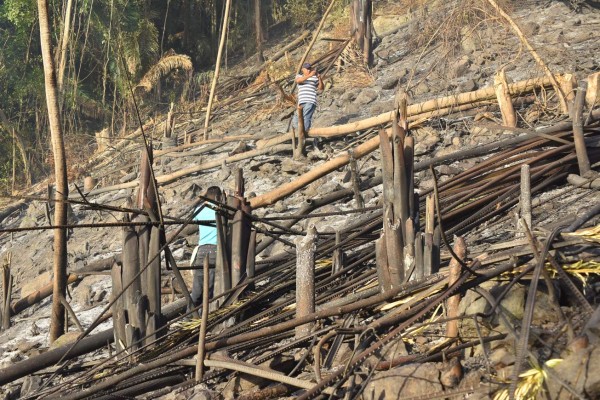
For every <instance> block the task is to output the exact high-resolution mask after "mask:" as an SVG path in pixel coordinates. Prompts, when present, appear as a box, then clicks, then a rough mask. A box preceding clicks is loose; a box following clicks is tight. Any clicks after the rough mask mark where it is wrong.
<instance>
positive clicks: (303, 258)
mask: <svg viewBox="0 0 600 400" xmlns="http://www.w3.org/2000/svg"><path fill="white" fill-rule="evenodd" d="M316 250H317V229H316V228H315V227H314V225H311V226H310V227H309V228H308V232H307V234H306V236H304V237H299V238H297V239H296V318H301V317H303V316H305V315H308V314H311V313H313V312H315V252H316ZM312 326H313V324H312V323H308V324H304V325H301V326H298V327H296V338H301V337H303V336H306V335H308V334H309V333H310V331H311V329H312Z"/></svg>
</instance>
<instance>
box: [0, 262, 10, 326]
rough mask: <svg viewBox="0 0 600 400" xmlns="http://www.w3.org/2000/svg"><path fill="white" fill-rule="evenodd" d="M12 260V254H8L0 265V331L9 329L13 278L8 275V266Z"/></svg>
mask: <svg viewBox="0 0 600 400" xmlns="http://www.w3.org/2000/svg"><path fill="white" fill-rule="evenodd" d="M11 260H12V254H11V253H8V254H7V255H6V259H5V260H4V263H3V264H2V304H1V307H0V313H1V315H2V320H1V322H2V330H6V329H8V328H10V316H11V309H10V302H11V297H12V283H13V278H12V275H11V274H10V265H11Z"/></svg>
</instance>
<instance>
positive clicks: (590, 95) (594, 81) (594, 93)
mask: <svg viewBox="0 0 600 400" xmlns="http://www.w3.org/2000/svg"><path fill="white" fill-rule="evenodd" d="M587 84H588V87H587V93H586V95H585V103H586V104H587V106H588V108H589V109H590V110H591V109H592V108H594V106H595V105H596V104H598V103H599V102H600V72H595V73H593V74H591V75H590V76H588V78H587Z"/></svg>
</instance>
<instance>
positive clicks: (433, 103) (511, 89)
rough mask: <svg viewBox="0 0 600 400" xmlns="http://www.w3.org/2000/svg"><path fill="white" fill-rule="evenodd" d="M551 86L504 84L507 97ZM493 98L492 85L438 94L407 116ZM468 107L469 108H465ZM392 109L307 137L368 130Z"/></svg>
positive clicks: (262, 143)
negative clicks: (443, 94) (506, 86)
mask: <svg viewBox="0 0 600 400" xmlns="http://www.w3.org/2000/svg"><path fill="white" fill-rule="evenodd" d="M548 86H552V84H551V82H550V79H549V78H547V77H544V78H533V79H528V80H525V81H520V82H516V83H513V84H510V85H508V88H507V90H508V93H509V94H510V95H511V96H514V95H517V94H520V93H525V92H529V91H531V90H533V89H535V88H541V87H548ZM495 99H496V89H495V87H493V86H492V87H487V88H484V89H479V90H475V91H473V92H465V93H460V94H457V95H452V96H446V97H440V98H437V99H432V100H427V101H425V102H423V103H418V104H412V105H410V106H408V108H407V113H406V114H407V115H406V117H407V119H408V120H409V121H410V120H415V119H417V118H415V116H417V115H420V114H425V113H428V112H435V111H438V110H440V109H449V110H451V109H452V108H456V107H460V106H467V105H473V106H474V105H476V104H477V103H478V102H481V101H489V100H495ZM467 108H469V107H467ZM392 117H393V110H392V111H387V112H384V113H382V114H379V115H377V116H375V117H371V118H366V119H363V120H360V121H355V122H350V123H347V124H343V125H336V126H330V127H322V128H319V127H313V128H311V129H310V131H309V132H308V136H309V137H316V136H319V137H335V136H340V135H345V134H347V133H352V132H356V131H361V130H364V129H369V128H373V127H376V126H378V125H382V124H387V123H389V122H391V121H392ZM287 140H291V136H290V134H289V133H288V134H285V135H280V136H277V137H273V138H268V139H263V140H259V141H258V142H257V143H256V147H257V148H264V147H267V146H273V145H275V144H278V143H283V142H285V141H287Z"/></svg>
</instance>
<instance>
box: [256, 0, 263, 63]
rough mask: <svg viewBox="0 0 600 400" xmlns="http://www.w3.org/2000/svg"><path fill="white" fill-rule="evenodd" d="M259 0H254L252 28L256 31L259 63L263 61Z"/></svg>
mask: <svg viewBox="0 0 600 400" xmlns="http://www.w3.org/2000/svg"><path fill="white" fill-rule="evenodd" d="M260 1H261V0H254V30H255V33H256V57H257V61H258V63H259V64H260V63H263V62H265V57H264V56H263V48H262V41H263V31H262V26H261V24H260Z"/></svg>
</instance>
